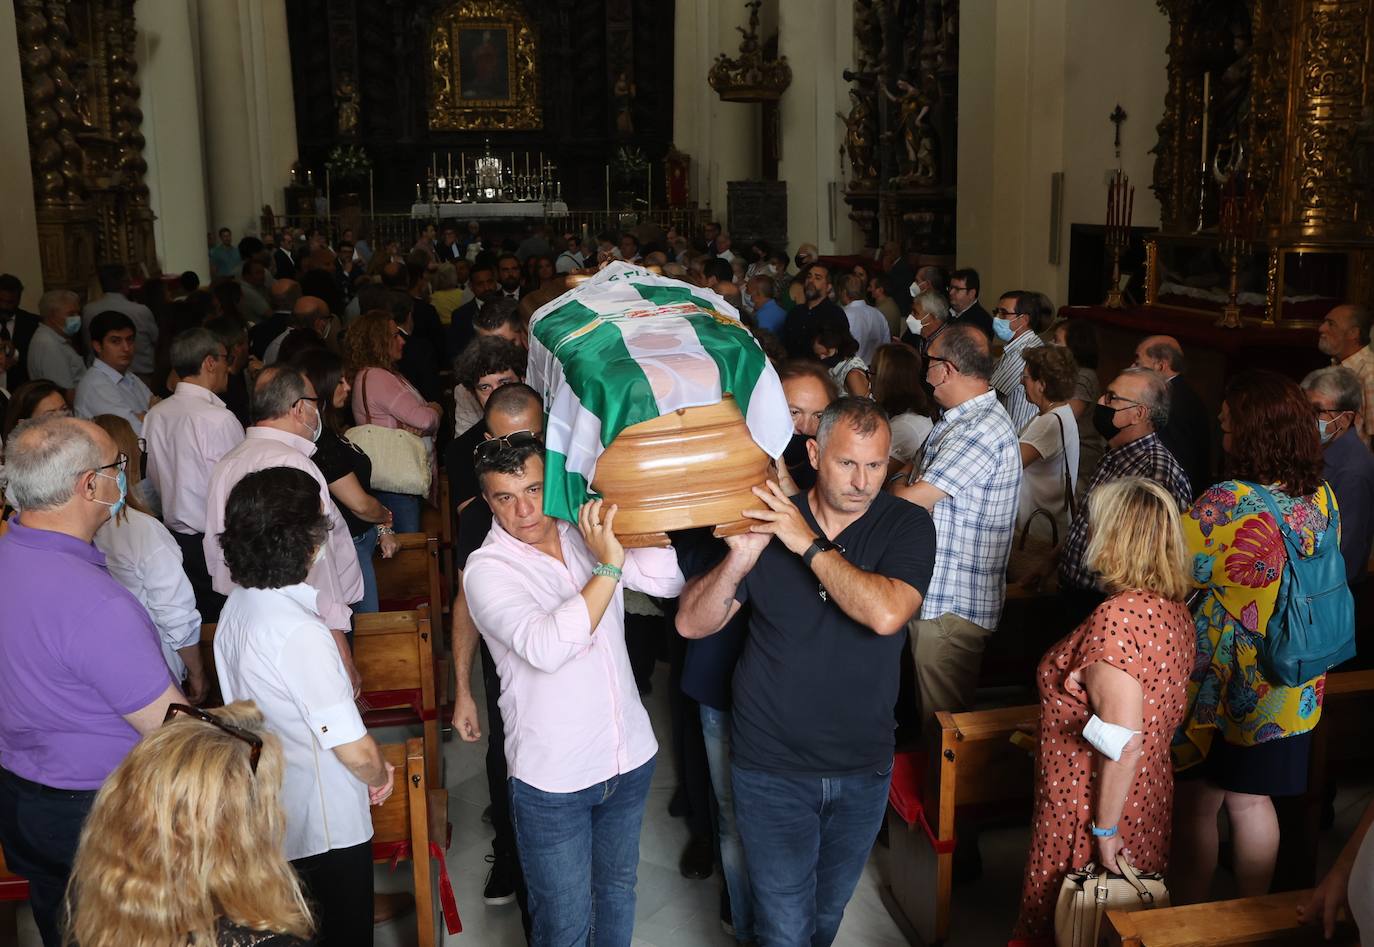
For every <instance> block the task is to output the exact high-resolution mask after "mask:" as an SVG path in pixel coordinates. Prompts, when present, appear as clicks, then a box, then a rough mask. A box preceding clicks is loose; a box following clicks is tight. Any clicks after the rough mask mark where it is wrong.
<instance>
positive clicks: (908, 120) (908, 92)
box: [878, 79, 935, 183]
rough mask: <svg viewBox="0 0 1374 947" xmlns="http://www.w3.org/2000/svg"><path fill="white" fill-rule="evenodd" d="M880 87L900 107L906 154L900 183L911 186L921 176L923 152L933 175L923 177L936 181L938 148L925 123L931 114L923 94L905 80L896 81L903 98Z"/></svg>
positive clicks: (903, 148) (901, 128) (898, 114)
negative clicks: (919, 169) (920, 167)
mask: <svg viewBox="0 0 1374 947" xmlns="http://www.w3.org/2000/svg"><path fill="white" fill-rule="evenodd" d="M878 87H879V88H880V89H882V90H883V95H885V96H886V97H887V100H888V101H889V102H892V103H893V104H895V105H896V106H897V128H898V129H899V130H900V133H901V136H902V151H903V154H902V156H901V161H900V164H901V175H900V176H899V177H898V181H900V182H901V183H909V182H913V181H917V180H918V179H919V178H920V177H922V175H921V174H919V173H918V167H919V166H920V165H921V164H922V161H921V154H922V151H924V153H925V159H926V160H925V162H924V163H925V164H926V165H928V166H929V170H930V172H931V173H929V174H927V175H924V176H925V177H927V178H929V179H930V180H932V181H933V180H934V172H933V168H934V160H935V152H934V147H935V146H934V142H933V141H932V139H931V134H930V130H929V129H928V128H926V127H925V126H924V125H923V124H922V123H923V122H924V121H925V117H926V115H927V114H928V113H929V112H930V105H929V103H926V102H922V101H921V95H920V92H919V91H918V90H917V89H916V87H915V86H914V85H912V84H911V83H910V82H907V81H906V80H905V79H898V80H897V89H898V90H899V91H900V92H901V93H902V94H901V95H900V96H897V95H893V94H892V93H891V92H889V91H887V86H886V85H883V84H882V83H879V84H878ZM922 183H929V182H922Z"/></svg>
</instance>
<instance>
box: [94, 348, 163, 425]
mask: <svg viewBox="0 0 1374 947" xmlns="http://www.w3.org/2000/svg"><path fill="white" fill-rule="evenodd" d="M152 399H153V393H152V392H151V391H149V390H148V386H147V385H145V384H143V380H142V379H141V378H139V377H138V376H137V375H135V374H134V373H133V372H131V371H129V372H124V373H123V374H120V373H119V372H117V371H115V370H114V368H112V367H111V366H110V365H109V363H107V362H103V361H101V360H100V359H96V360H95V361H94V362H93V363H91V367H90V369H89V370H88V371H87V372H86V374H85V375H83V376H82V378H81V381H80V382H79V383H78V384H77V386H76V416H77V417H78V418H87V419H90V418H93V417H95V416H96V415H99V414H113V415H115V416H117V417H121V418H123V419H124V420H126V421H128V422H129V425H130V427H132V428H133V429H134V433H135V434H137V435H139V436H140V437H142V436H143V418H142V417H140V415H146V414H147V412H148V402H149V401H151V400H152Z"/></svg>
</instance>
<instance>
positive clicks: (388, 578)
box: [373, 533, 444, 621]
mask: <svg viewBox="0 0 1374 947" xmlns="http://www.w3.org/2000/svg"><path fill="white" fill-rule="evenodd" d="M396 541H397V543H398V544H399V545H400V548H399V549H397V550H396V554H395V555H394V556H392V557H391V558H390V559H383V558H382V557H381V556H380V555H379V556H377V557H376V559H375V560H374V562H373V567H374V568H375V569H376V572H377V597H378V598H379V599H380V600H381V607H382V611H406V610H408V609H412V608H419V607H420V606H421V605H424V606H427V607H428V608H429V610H430V614H431V615H432V616H434V620H435V621H438V620H439V616H441V615H443V613H444V601H443V591H442V589H443V586H442V584H441V582H440V570H439V538H438V537H437V536H427V535H425V534H424V533H397V534H396Z"/></svg>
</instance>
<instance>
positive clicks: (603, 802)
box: [510, 760, 654, 947]
mask: <svg viewBox="0 0 1374 947" xmlns="http://www.w3.org/2000/svg"><path fill="white" fill-rule="evenodd" d="M653 775H654V761H653V760H649V762H647V763H645V764H644V765H643V766H640V767H639V768H637V769H633V770H631V771H630V772H628V773H622V774H620V775H619V776H613V777H612V778H610V779H608V780H606V781H605V782H604V783H597V784H596V785H594V786H590V787H588V788H587V789H583V790H580V791H578V792H544V791H543V790H540V789H535V788H534V787H533V786H531V785H529V784H528V783H523V782H521V781H520V780H518V779H515V778H514V777H512V778H511V780H510V804H511V813H510V814H511V822H513V823H514V824H515V841H516V846H517V847H518V848H519V850H520V865H521V867H522V868H523V869H524V871H525V883H526V884H527V885H528V886H529V892H530V914H531V916H532V917H533V919H534V930H533V932H532V933H533V937H532V939H531V943H533V944H534V945H535V947H548V945H552V947H575V945H576V947H580V945H583V944H589V945H592V947H602V945H607V947H629V944H630V934H631V932H632V931H633V930H634V923H635V877H636V874H637V872H638V870H639V829H640V825H641V824H642V823H643V821H644V801H645V799H647V798H648V795H649V781H650V780H651V779H652V778H653Z"/></svg>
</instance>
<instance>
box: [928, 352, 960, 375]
mask: <svg viewBox="0 0 1374 947" xmlns="http://www.w3.org/2000/svg"><path fill="white" fill-rule="evenodd" d="M926 361H927V362H944V363H945V364H946V365H948V366H950V367H951V368H953V369H954V370H955V371H958V370H959V369H958V368H957V367H956V366H955V364H954V363H953V362H952V361H950V360H949V359H947V358H941V357H940V356H938V355H931V354H929V353H927V354H926Z"/></svg>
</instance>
